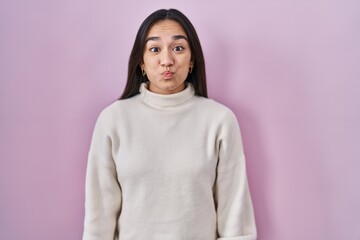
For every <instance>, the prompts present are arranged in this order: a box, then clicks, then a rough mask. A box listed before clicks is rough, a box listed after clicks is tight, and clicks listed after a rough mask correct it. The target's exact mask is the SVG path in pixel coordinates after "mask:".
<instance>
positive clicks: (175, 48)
mask: <svg viewBox="0 0 360 240" xmlns="http://www.w3.org/2000/svg"><path fill="white" fill-rule="evenodd" d="M173 50H174V51H175V52H180V51H182V50H184V48H183V47H182V46H176V47H174V49H173Z"/></svg>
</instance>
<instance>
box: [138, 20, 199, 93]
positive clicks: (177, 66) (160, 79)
mask: <svg viewBox="0 0 360 240" xmlns="http://www.w3.org/2000/svg"><path fill="white" fill-rule="evenodd" d="M192 66H193V62H192V59H191V50H190V46H189V43H188V40H187V36H186V34H185V31H184V30H183V28H182V27H181V25H180V24H179V23H177V22H176V21H173V20H163V21H160V22H158V23H156V24H154V25H153V26H152V27H151V29H150V31H149V33H148V35H147V37H146V43H145V51H144V55H143V64H141V68H142V69H144V70H145V71H146V75H147V77H148V79H149V81H150V85H149V90H150V91H152V92H155V93H160V94H172V93H177V92H180V91H182V90H184V88H185V79H186V77H187V75H188V74H189V69H190V67H192Z"/></svg>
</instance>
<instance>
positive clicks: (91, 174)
mask: <svg viewBox="0 0 360 240" xmlns="http://www.w3.org/2000/svg"><path fill="white" fill-rule="evenodd" d="M110 132H111V120H110V118H109V116H107V115H106V114H105V112H104V111H103V112H102V113H101V114H100V115H99V117H98V119H97V122H96V124H95V128H94V131H93V136H92V140H91V145H90V150H89V154H88V163H87V170H86V184H85V185H86V187H85V219H84V232H83V240H114V239H116V235H117V229H116V226H117V219H118V216H119V214H120V209H121V188H120V185H119V182H118V180H117V173H116V168H115V162H114V160H113V158H112V150H111V149H112V147H111V144H112V140H111V135H110Z"/></svg>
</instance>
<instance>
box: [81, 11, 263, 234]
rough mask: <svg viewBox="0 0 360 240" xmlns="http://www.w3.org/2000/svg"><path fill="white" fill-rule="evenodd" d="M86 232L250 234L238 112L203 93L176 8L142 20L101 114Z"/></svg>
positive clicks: (200, 72) (194, 50)
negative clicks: (121, 81) (119, 83)
mask: <svg viewBox="0 0 360 240" xmlns="http://www.w3.org/2000/svg"><path fill="white" fill-rule="evenodd" d="M83 239H84V240H95V239H96V240H113V239H120V240H133V239H135V240H145V239H146V240H162V239H164V240H180V239H182V240H216V239H222V240H230V239H231V240H245V239H246V240H254V239H256V227H255V220H254V213H253V207H252V202H251V197H250V193H249V188H248V183H247V177H246V169H245V158H244V151H243V147H242V140H241V135H240V129H239V126H238V123H237V120H236V116H235V115H234V113H233V112H232V111H231V110H230V109H229V108H227V107H225V106H224V105H221V104H220V103H217V102H215V101H214V100H211V99H208V98H207V91H206V76H205V64H204V57H203V53H202V49H201V45H200V42H199V39H198V36H197V34H196V31H195V29H194V27H193V26H192V24H191V23H190V21H189V20H188V19H187V18H186V16H184V15H183V14H182V13H181V12H179V11H177V10H175V9H169V10H164V9H162V10H158V11H156V12H154V13H152V14H151V15H150V16H149V17H148V18H146V19H145V21H144V22H143V23H142V25H141V26H140V29H139V31H138V33H137V36H136V39H135V43H134V46H133V49H132V52H131V55H130V60H129V68H128V79H127V84H126V87H125V90H124V93H123V94H122V96H121V97H120V99H119V100H117V101H115V102H114V103H112V104H111V105H110V106H108V107H106V108H105V109H104V110H103V111H102V112H101V114H100V115H99V117H98V120H97V122H96V126H95V129H94V133H93V138H92V143H91V146H90V151H89V157H88V168H87V176H86V202H85V223H84V235H83Z"/></svg>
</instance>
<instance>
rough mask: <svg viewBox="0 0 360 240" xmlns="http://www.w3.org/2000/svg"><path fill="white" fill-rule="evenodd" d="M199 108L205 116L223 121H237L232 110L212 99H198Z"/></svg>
mask: <svg viewBox="0 0 360 240" xmlns="http://www.w3.org/2000/svg"><path fill="white" fill-rule="evenodd" d="M197 102H198V104H197V106H198V108H199V109H200V111H203V112H204V114H207V115H208V116H212V117H214V118H217V119H220V120H221V121H225V122H228V121H230V122H231V121H237V118H236V115H235V113H234V112H233V110H232V109H231V108H229V107H228V106H226V105H224V104H222V103H220V102H218V101H216V100H214V99H211V98H204V97H198V98H197Z"/></svg>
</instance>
